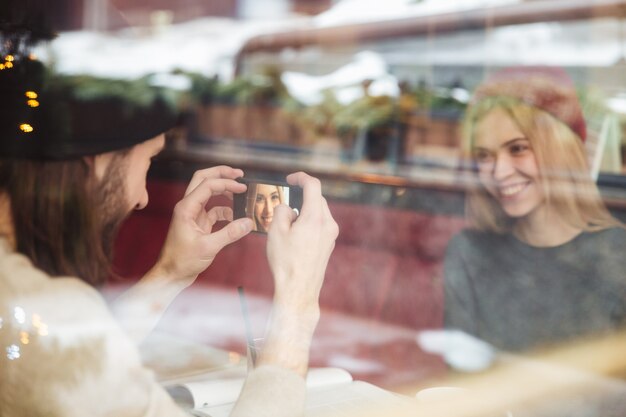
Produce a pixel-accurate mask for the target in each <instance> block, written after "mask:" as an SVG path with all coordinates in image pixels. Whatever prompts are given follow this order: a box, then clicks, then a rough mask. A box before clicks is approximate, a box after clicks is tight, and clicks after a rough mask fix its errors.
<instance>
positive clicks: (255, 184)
mask: <svg viewBox="0 0 626 417" xmlns="http://www.w3.org/2000/svg"><path fill="white" fill-rule="evenodd" d="M237 181H239V182H243V183H245V184H247V186H248V190H247V191H246V192H245V193H243V194H236V195H235V197H234V203H233V204H234V209H233V211H234V217H235V218H236V219H239V218H242V217H248V218H250V219H252V221H253V222H254V226H253V229H252V230H254V231H256V232H260V233H267V231H268V230H269V228H270V225H271V224H272V221H273V220H274V208H275V207H276V206H278V205H279V204H286V205H288V206H290V207H291V208H294V209H295V210H296V213H298V214H299V213H300V209H301V208H302V189H301V188H300V187H291V186H289V185H288V184H287V183H284V182H273V181H265V180H255V179H248V178H240V179H238V180H237Z"/></svg>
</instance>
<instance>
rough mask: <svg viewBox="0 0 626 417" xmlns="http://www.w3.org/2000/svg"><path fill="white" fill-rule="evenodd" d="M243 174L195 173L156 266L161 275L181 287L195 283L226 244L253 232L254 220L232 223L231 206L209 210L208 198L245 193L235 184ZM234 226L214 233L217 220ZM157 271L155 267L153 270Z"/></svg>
mask: <svg viewBox="0 0 626 417" xmlns="http://www.w3.org/2000/svg"><path fill="white" fill-rule="evenodd" d="M241 176H243V171H241V170H240V169H233V168H230V167H227V166H218V167H213V168H208V169H205V170H201V171H196V173H195V174H194V175H193V178H192V179H191V181H190V183H189V186H188V187H187V190H186V191H185V196H184V197H183V199H182V200H180V201H179V202H178V204H176V207H175V208H174V213H173V216H172V221H171V223H170V227H169V231H168V233H167V238H166V240H165V244H164V245H163V249H162V251H161V256H160V258H159V260H158V262H157V264H156V265H155V268H156V269H158V270H159V271H160V273H159V274H158V275H163V276H167V277H169V278H170V279H171V280H175V281H177V282H179V283H181V284H186V285H189V284H191V283H193V281H194V280H195V279H196V277H197V276H198V274H200V273H201V272H202V271H204V270H205V269H206V268H207V267H208V266H209V265H210V264H211V262H213V259H215V256H216V255H217V253H218V252H219V251H220V250H221V249H222V248H223V247H224V246H226V245H228V244H230V243H233V242H235V241H237V240H239V239H240V238H242V237H243V236H245V235H247V234H248V233H249V232H250V231H251V230H252V220H250V219H247V218H244V219H238V220H235V221H233V211H232V209H231V208H230V207H213V208H211V209H210V210H208V211H207V210H206V208H205V207H206V205H207V203H208V201H209V199H210V198H211V197H213V196H215V195H226V196H228V197H229V198H231V199H232V195H233V193H242V192H245V191H246V186H245V185H244V184H240V183H238V182H237V181H235V179H236V178H238V177H241ZM223 220H226V221H230V222H231V223H230V224H228V225H226V226H225V227H224V228H222V229H221V230H219V231H217V232H212V229H213V226H214V225H215V223H216V222H217V221H223ZM153 269H154V268H153Z"/></svg>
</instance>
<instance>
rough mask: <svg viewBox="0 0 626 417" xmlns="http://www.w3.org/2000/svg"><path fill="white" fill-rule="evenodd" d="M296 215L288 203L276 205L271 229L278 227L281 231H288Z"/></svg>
mask: <svg viewBox="0 0 626 417" xmlns="http://www.w3.org/2000/svg"><path fill="white" fill-rule="evenodd" d="M296 217H297V216H296V213H295V212H294V211H293V209H292V208H291V207H289V206H288V205H286V204H279V205H277V206H276V207H274V219H273V220H272V224H271V225H270V230H271V229H272V228H276V229H278V230H280V231H281V232H287V231H289V229H290V228H291V224H292V223H293V222H294V220H295V219H296Z"/></svg>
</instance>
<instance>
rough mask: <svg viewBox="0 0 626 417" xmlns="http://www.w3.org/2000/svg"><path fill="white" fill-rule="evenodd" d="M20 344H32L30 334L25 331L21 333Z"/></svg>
mask: <svg viewBox="0 0 626 417" xmlns="http://www.w3.org/2000/svg"><path fill="white" fill-rule="evenodd" d="M20 342H22V344H23V345H27V344H28V342H30V339H29V337H28V333H26V332H25V331H21V332H20Z"/></svg>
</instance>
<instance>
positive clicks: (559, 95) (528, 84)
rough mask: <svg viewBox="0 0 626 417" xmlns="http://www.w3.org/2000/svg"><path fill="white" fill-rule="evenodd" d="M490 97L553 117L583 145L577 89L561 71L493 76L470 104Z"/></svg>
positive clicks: (523, 70) (532, 70)
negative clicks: (536, 109) (512, 100)
mask: <svg viewBox="0 0 626 417" xmlns="http://www.w3.org/2000/svg"><path fill="white" fill-rule="evenodd" d="M488 97H508V98H513V99H516V100H519V101H521V102H523V103H525V104H527V105H529V106H532V107H536V108H538V109H541V110H544V111H546V112H548V113H550V114H551V115H552V116H554V117H556V118H557V119H558V120H560V121H561V122H563V123H565V124H566V125H567V126H569V128H570V129H571V130H572V131H573V132H574V133H576V135H578V137H580V139H581V140H582V141H583V142H584V141H585V139H586V138H587V129H586V125H585V119H584V117H583V113H582V109H581V107H580V103H579V101H578V97H577V95H576V89H575V87H574V83H573V81H572V79H571V78H570V77H569V75H568V74H567V72H565V71H564V70H563V69H561V68H558V67H513V68H507V69H503V70H501V71H498V72H496V73H494V74H493V75H492V76H490V77H489V78H488V79H487V80H486V81H485V82H484V83H483V84H481V85H479V86H478V87H477V88H476V90H475V91H474V95H473V97H472V100H471V103H470V104H474V103H478V102H480V101H482V100H484V99H486V98H488Z"/></svg>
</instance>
